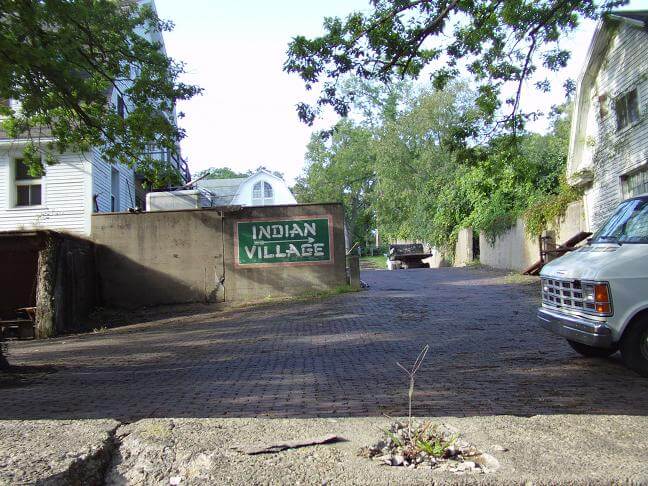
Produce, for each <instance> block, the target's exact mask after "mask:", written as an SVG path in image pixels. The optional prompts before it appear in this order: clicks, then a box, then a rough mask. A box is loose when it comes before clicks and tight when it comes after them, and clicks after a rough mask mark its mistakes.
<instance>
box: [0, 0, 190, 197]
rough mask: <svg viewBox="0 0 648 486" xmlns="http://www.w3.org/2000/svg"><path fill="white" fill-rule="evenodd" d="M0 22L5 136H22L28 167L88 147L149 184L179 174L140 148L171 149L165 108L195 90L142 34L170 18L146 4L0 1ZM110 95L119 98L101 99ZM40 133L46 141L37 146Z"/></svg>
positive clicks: (173, 131) (176, 135)
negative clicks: (119, 102)
mask: <svg viewBox="0 0 648 486" xmlns="http://www.w3.org/2000/svg"><path fill="white" fill-rule="evenodd" d="M0 19H1V22H2V29H1V30H0V98H2V99H14V100H17V101H19V102H20V109H19V110H12V109H10V108H9V107H7V106H3V107H2V108H1V109H0V110H1V113H0V114H1V115H4V116H5V117H7V118H6V119H5V121H4V122H3V128H4V129H5V130H6V131H7V132H8V134H9V135H10V136H12V137H17V136H18V135H21V136H23V137H24V136H26V137H29V138H30V139H31V140H32V142H31V144H30V145H28V146H27V148H26V149H25V154H24V155H25V159H26V162H27V163H28V164H29V166H30V170H31V172H32V173H33V174H42V173H43V172H44V163H45V164H53V163H56V157H57V154H61V153H63V152H65V151H74V152H85V151H87V150H88V149H89V148H90V147H97V148H98V149H99V150H100V152H101V155H102V156H103V157H104V158H105V159H106V160H110V161H114V162H121V163H124V164H127V165H129V166H132V167H136V168H137V170H138V171H139V172H140V173H141V174H143V175H144V176H145V177H146V178H147V179H148V180H149V182H150V183H152V184H153V185H154V186H164V185H168V184H174V183H177V182H178V181H179V174H178V173H176V172H175V171H171V170H169V169H168V167H165V166H162V165H161V163H160V162H158V161H157V160H156V159H155V158H154V157H152V156H150V155H147V153H149V152H150V148H151V147H156V149H158V150H168V151H171V152H175V151H177V147H178V142H179V140H180V139H182V137H183V136H184V131H183V130H182V129H181V128H179V127H178V126H177V125H176V124H175V120H174V119H173V117H172V116H170V114H171V113H173V111H174V107H175V102H176V101H177V100H186V99H188V98H191V97H192V96H194V95H196V94H198V93H199V92H200V89H199V88H198V87H196V86H192V85H188V84H185V83H182V82H180V81H179V76H180V75H182V73H183V72H184V69H183V65H182V64H181V63H178V62H175V61H174V60H173V59H171V58H169V57H167V56H166V54H165V53H164V52H163V51H162V49H160V47H161V44H160V43H159V42H158V41H150V40H148V39H147V38H146V37H145V35H146V34H149V33H152V35H153V38H155V36H156V35H157V34H156V32H162V31H168V30H170V29H171V28H172V24H171V23H169V22H163V21H161V20H160V19H159V18H158V16H157V15H156V13H155V12H154V11H153V9H152V8H151V7H150V6H147V5H145V6H140V5H138V2H130V1H129V2H123V1H114V0H47V1H39V0H20V1H17V0H0ZM140 34H142V35H140ZM112 92H117V93H118V94H119V96H121V97H122V98H123V99H125V100H128V102H127V103H126V105H125V106H120V107H119V108H115V107H113V106H111V105H110V104H109V103H107V95H108V94H110V93H112ZM179 116H182V114H179ZM43 132H47V133H51V134H52V135H53V137H54V138H55V140H56V141H55V142H53V143H48V144H45V145H43V144H40V143H39V138H40V137H41V136H42V133H43ZM43 161H44V163H43ZM162 164H163V163H162Z"/></svg>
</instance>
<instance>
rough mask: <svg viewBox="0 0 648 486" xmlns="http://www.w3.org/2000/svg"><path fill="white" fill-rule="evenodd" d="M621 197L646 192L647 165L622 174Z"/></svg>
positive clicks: (647, 183)
mask: <svg viewBox="0 0 648 486" xmlns="http://www.w3.org/2000/svg"><path fill="white" fill-rule="evenodd" d="M621 187H622V189H623V198H624V199H627V198H629V197H634V196H639V195H641V194H648V167H644V168H643V169H641V170H640V171H638V172H635V173H634V174H630V175H627V176H624V177H623V179H622V180H621Z"/></svg>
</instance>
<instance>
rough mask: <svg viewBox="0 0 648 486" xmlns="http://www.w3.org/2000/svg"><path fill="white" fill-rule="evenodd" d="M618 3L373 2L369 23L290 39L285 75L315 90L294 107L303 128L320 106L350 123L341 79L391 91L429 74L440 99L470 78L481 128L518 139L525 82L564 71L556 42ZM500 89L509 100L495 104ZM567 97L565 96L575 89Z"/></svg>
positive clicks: (336, 25) (336, 24)
mask: <svg viewBox="0 0 648 486" xmlns="http://www.w3.org/2000/svg"><path fill="white" fill-rule="evenodd" d="M624 3H627V0H601V1H600V2H595V1H592V0H540V1H527V0H370V5H371V8H370V11H369V12H368V13H362V12H353V13H350V14H349V15H348V16H347V17H346V18H326V19H325V20H324V30H325V33H324V35H322V36H321V37H317V38H313V39H308V38H306V37H304V36H297V37H295V38H294V39H293V40H292V42H291V43H290V44H289V47H288V53H287V54H288V57H287V60H286V62H285V64H284V70H285V71H287V72H289V73H296V74H298V75H299V76H300V77H301V78H302V80H303V81H304V83H305V85H306V88H307V89H312V88H314V87H316V86H318V87H319V88H320V94H319V97H318V99H317V101H316V103H315V104H314V105H310V104H307V103H300V104H299V105H298V107H297V110H298V114H299V117H300V118H301V119H302V120H303V121H304V122H306V123H308V124H312V123H313V121H314V119H315V118H316V117H317V116H318V114H319V113H320V111H321V109H322V108H324V107H327V106H329V107H332V108H333V109H334V110H335V112H337V113H338V114H339V115H341V116H346V115H347V114H348V112H349V108H350V106H351V103H352V102H353V98H354V92H353V91H348V90H344V89H341V87H342V83H340V79H342V78H344V77H345V76H353V77H356V78H358V79H362V80H371V81H379V82H382V83H391V82H393V81H394V80H396V79H402V78H407V77H413V78H416V77H418V76H419V75H421V74H422V73H423V72H424V69H426V68H429V69H430V72H431V78H432V80H433V85H434V87H435V88H437V89H442V88H444V87H445V86H447V85H448V83H449V82H450V81H452V80H455V79H457V78H459V75H460V73H463V74H464V75H465V74H466V73H467V77H469V78H470V79H471V80H473V81H474V83H475V89H476V93H477V96H476V97H475V104H476V106H478V107H479V108H480V110H481V111H482V113H483V114H484V115H485V116H486V120H487V121H488V122H491V123H493V122H494V123H498V124H500V123H501V124H503V125H504V126H506V127H509V128H512V129H513V130H515V129H519V128H520V127H521V126H522V125H523V123H524V120H525V118H526V117H527V116H531V114H524V113H520V109H519V108H520V98H521V93H522V89H523V84H524V82H525V81H526V80H531V79H533V77H534V75H535V74H537V72H538V70H539V68H540V67H544V68H546V69H547V70H549V71H557V70H559V69H561V68H563V67H564V66H565V65H566V63H567V61H568V59H569V57H570V51H569V50H568V49H566V48H565V47H564V45H563V42H561V41H563V39H564V36H565V35H566V34H568V33H570V32H572V31H574V29H576V28H577V26H578V25H579V22H580V21H581V20H582V19H595V18H598V17H600V16H601V15H602V14H603V13H604V12H606V11H607V10H609V9H612V8H614V7H616V6H619V5H622V4H624ZM535 84H536V87H537V88H538V89H540V90H543V91H548V90H550V89H551V88H552V86H551V82H550V80H549V79H537V80H536V83H535ZM507 85H509V86H510V87H511V88H512V93H513V94H512V95H510V96H508V97H507V99H505V100H502V99H501V98H502V96H501V95H502V93H503V92H504V91H506V87H507ZM565 88H566V89H567V90H568V91H570V90H571V89H573V83H567V86H565ZM507 92H508V91H507ZM502 102H504V104H505V105H504V106H503V105H502ZM467 135H470V134H467Z"/></svg>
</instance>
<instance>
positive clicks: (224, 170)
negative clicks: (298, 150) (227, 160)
mask: <svg viewBox="0 0 648 486" xmlns="http://www.w3.org/2000/svg"><path fill="white" fill-rule="evenodd" d="M260 170H264V171H266V172H270V173H271V174H272V175H274V176H276V177H279V178H280V179H283V178H284V174H283V172H279V171H278V170H270V169H268V168H266V166H264V165H260V166H259V167H257V168H256V169H255V170H248V171H246V172H236V171H235V170H233V169H230V168H229V167H210V168H209V169H205V170H202V171H200V172H198V173H197V174H196V179H197V178H199V177H203V176H204V178H205V179H234V178H237V177H250V176H251V175H252V174H256V173H257V172H259V171H260Z"/></svg>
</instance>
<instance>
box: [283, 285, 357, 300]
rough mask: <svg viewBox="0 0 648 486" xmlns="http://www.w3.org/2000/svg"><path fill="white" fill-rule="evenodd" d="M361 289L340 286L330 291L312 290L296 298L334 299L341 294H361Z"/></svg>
mask: <svg viewBox="0 0 648 486" xmlns="http://www.w3.org/2000/svg"><path fill="white" fill-rule="evenodd" d="M359 291H360V289H356V288H353V287H351V286H350V285H339V286H337V287H334V288H332V289H329V290H311V291H308V292H304V293H303V294H300V295H299V296H297V297H295V298H296V299H302V300H317V299H326V298H327V297H333V296H336V295H341V294H348V293H350V292H359Z"/></svg>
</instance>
